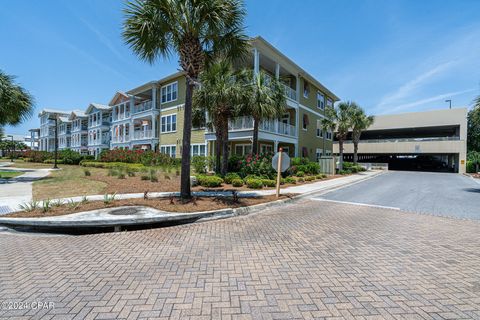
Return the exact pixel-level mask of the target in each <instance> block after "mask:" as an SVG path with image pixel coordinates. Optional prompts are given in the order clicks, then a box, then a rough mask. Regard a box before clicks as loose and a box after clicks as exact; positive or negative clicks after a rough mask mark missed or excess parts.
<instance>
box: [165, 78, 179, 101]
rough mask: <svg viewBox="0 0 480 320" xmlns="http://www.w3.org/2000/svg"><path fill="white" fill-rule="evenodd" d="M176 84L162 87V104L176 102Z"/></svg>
mask: <svg viewBox="0 0 480 320" xmlns="http://www.w3.org/2000/svg"><path fill="white" fill-rule="evenodd" d="M177 95H178V82H174V83H170V84H168V85H166V86H164V87H162V103H167V102H171V101H175V100H177Z"/></svg>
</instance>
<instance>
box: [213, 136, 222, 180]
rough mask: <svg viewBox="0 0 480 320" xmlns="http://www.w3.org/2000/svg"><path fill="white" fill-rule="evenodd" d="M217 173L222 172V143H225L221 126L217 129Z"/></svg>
mask: <svg viewBox="0 0 480 320" xmlns="http://www.w3.org/2000/svg"><path fill="white" fill-rule="evenodd" d="M215 137H216V141H215V173H220V168H221V160H220V159H221V156H222V144H223V133H222V129H221V128H220V127H217V128H216V129H215Z"/></svg>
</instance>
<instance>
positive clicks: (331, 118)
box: [321, 101, 358, 170]
mask: <svg viewBox="0 0 480 320" xmlns="http://www.w3.org/2000/svg"><path fill="white" fill-rule="evenodd" d="M356 108H358V106H357V104H356V103H355V102H350V101H347V102H340V103H339V104H338V105H337V106H336V107H333V106H329V107H327V108H326V109H325V116H326V117H325V118H323V119H322V122H321V123H322V127H323V130H330V131H332V132H335V137H336V138H337V140H338V149H339V153H340V156H339V165H338V168H339V170H343V143H344V141H345V139H346V138H347V135H348V131H349V129H350V128H351V126H352V120H351V119H352V113H353V111H354V110H355V109H356Z"/></svg>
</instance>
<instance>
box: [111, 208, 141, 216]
mask: <svg viewBox="0 0 480 320" xmlns="http://www.w3.org/2000/svg"><path fill="white" fill-rule="evenodd" d="M138 212H139V211H138V210H137V209H135V208H121V209H115V210H112V211H110V212H109V213H108V214H111V215H114V216H129V215H134V214H138Z"/></svg>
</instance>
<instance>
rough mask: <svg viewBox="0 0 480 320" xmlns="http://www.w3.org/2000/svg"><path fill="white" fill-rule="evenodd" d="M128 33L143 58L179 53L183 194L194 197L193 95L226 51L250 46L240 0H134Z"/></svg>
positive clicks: (231, 55)
mask: <svg viewBox="0 0 480 320" xmlns="http://www.w3.org/2000/svg"><path fill="white" fill-rule="evenodd" d="M124 12H125V21H124V22H123V28H124V30H123V38H124V40H125V42H126V43H127V44H128V45H129V46H130V47H131V48H132V49H133V51H134V52H135V53H136V54H137V55H138V56H139V57H140V58H141V59H142V60H145V61H147V62H149V63H150V64H153V63H154V62H155V60H157V58H159V57H164V58H168V57H170V56H171V55H172V53H177V54H178V56H179V64H180V67H181V69H182V70H183V71H184V72H185V76H186V79H187V85H186V90H185V91H186V92H185V108H184V126H183V140H182V169H181V186H180V196H181V197H182V198H183V199H188V198H191V190H190V141H191V129H192V95H193V89H194V86H195V85H197V83H198V82H197V79H198V76H199V74H200V72H201V71H202V70H203V69H204V67H205V65H206V64H208V63H209V61H210V60H211V59H212V58H213V57H215V56H216V55H218V54H219V53H221V54H222V55H224V56H225V57H227V58H228V59H232V60H233V59H235V58H237V57H239V56H243V55H244V54H246V52H247V48H248V41H247V40H248V39H247V37H246V35H245V34H244V30H243V19H244V16H245V10H244V7H243V3H242V2H241V1H240V0H133V1H130V2H127V7H126V9H125V10H124Z"/></svg>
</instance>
